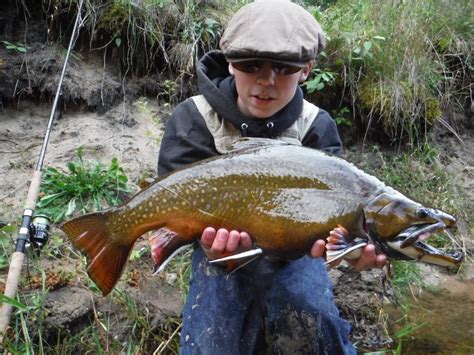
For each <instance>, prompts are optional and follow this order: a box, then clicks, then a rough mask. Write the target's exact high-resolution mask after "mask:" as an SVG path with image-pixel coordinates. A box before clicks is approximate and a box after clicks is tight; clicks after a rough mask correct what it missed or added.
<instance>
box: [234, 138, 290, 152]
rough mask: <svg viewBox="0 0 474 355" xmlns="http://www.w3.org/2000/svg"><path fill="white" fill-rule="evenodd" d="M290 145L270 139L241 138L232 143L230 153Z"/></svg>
mask: <svg viewBox="0 0 474 355" xmlns="http://www.w3.org/2000/svg"><path fill="white" fill-rule="evenodd" d="M289 144H290V143H287V142H284V141H281V140H278V139H270V138H254V137H243V138H240V139H239V140H238V141H236V142H234V143H232V145H231V149H232V150H231V151H232V152H234V151H237V150H242V149H250V148H258V147H263V146H269V145H289Z"/></svg>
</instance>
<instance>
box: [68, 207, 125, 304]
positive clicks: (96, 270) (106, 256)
mask: <svg viewBox="0 0 474 355" xmlns="http://www.w3.org/2000/svg"><path fill="white" fill-rule="evenodd" d="M109 213H110V212H107V211H104V212H96V213H90V214H87V215H84V216H81V217H78V218H74V219H72V220H70V221H67V222H65V223H63V224H62V225H61V226H60V228H61V229H62V230H63V231H64V232H65V233H66V234H67V236H68V237H69V239H70V240H71V241H72V243H73V244H74V246H75V247H76V248H77V249H79V250H80V251H81V252H82V253H84V254H85V255H86V256H87V273H88V274H89V276H90V278H91V279H92V280H93V281H94V282H95V284H96V285H97V287H99V289H100V290H101V291H102V294H103V295H104V296H106V295H107V294H108V293H109V292H110V291H111V290H112V288H113V287H114V286H115V284H116V283H117V281H118V280H119V278H120V275H121V274H122V271H123V269H124V267H125V264H126V262H127V260H128V255H129V254H130V251H131V250H132V245H121V244H118V243H117V242H116V241H115V240H114V239H112V238H111V235H110V233H109V230H108V228H107V223H106V222H107V219H108V216H109Z"/></svg>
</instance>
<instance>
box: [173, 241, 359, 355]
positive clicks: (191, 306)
mask: <svg viewBox="0 0 474 355" xmlns="http://www.w3.org/2000/svg"><path fill="white" fill-rule="evenodd" d="M192 267H193V272H192V276H191V281H190V290H189V295H188V298H187V300H186V304H185V307H184V310H183V328H182V331H181V349H180V353H181V354H205V355H212V354H219V355H221V354H229V355H230V354H239V355H240V354H262V353H267V354H268V353H271V354H331V355H332V354H355V353H356V351H355V349H354V347H353V346H352V344H351V343H350V341H349V340H348V336H349V332H350V325H349V323H348V322H346V321H345V320H343V319H341V318H340V317H339V312H338V310H337V308H336V306H335V304H334V301H333V294H332V286H331V282H330V280H329V277H328V275H327V271H326V267H325V266H324V264H323V260H322V259H320V258H319V259H311V258H309V257H306V256H305V257H303V258H300V259H297V260H294V261H290V262H269V261H268V260H266V259H265V258H260V259H259V260H258V261H255V262H253V263H251V264H250V265H249V266H247V267H245V268H242V269H240V270H238V271H236V272H234V273H231V274H230V275H228V274H227V272H226V270H225V269H222V268H219V267H216V266H212V265H210V264H209V262H208V259H207V258H206V256H205V255H204V253H203V251H202V249H201V248H197V249H196V250H195V251H194V254H193V264H192Z"/></svg>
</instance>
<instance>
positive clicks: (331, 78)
mask: <svg viewBox="0 0 474 355" xmlns="http://www.w3.org/2000/svg"><path fill="white" fill-rule="evenodd" d="M311 74H312V75H313V76H312V77H311V78H310V79H308V80H307V81H306V82H305V83H304V84H303V85H304V86H306V90H307V91H308V94H311V93H313V92H315V91H321V90H323V89H324V88H325V87H326V86H331V85H333V84H334V82H335V80H336V75H337V74H336V73H335V72H333V71H331V70H329V69H320V68H313V70H312V71H311Z"/></svg>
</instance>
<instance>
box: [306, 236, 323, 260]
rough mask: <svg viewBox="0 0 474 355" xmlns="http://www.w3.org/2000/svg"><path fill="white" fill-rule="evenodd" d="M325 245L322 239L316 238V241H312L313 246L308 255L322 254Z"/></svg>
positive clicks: (317, 256)
mask: <svg viewBox="0 0 474 355" xmlns="http://www.w3.org/2000/svg"><path fill="white" fill-rule="evenodd" d="M325 246H326V243H325V242H324V240H322V239H318V240H317V241H315V242H314V243H313V246H312V247H311V251H310V253H309V255H310V256H311V257H312V258H319V257H320V256H323V255H324V252H325V249H326V248H325Z"/></svg>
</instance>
